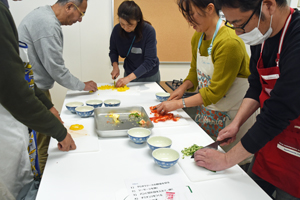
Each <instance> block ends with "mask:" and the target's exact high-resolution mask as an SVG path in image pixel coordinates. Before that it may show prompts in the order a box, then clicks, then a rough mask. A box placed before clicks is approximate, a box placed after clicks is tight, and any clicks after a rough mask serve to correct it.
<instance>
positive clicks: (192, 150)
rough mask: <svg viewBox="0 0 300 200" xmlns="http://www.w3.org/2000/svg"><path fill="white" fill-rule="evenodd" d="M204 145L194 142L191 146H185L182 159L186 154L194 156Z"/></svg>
mask: <svg viewBox="0 0 300 200" xmlns="http://www.w3.org/2000/svg"><path fill="white" fill-rule="evenodd" d="M202 148H203V146H198V145H196V144H194V145H193V146H191V147H188V148H184V149H183V150H182V151H181V153H182V154H183V157H182V159H184V158H185V157H186V156H192V155H193V154H194V153H195V152H196V151H198V150H199V149H202Z"/></svg>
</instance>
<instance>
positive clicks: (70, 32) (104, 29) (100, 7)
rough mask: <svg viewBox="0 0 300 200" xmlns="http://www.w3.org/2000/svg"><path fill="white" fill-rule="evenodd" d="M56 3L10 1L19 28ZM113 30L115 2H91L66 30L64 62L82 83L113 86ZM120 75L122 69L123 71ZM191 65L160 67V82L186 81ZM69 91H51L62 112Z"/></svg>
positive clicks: (24, 0) (102, 0)
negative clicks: (110, 54)
mask: <svg viewBox="0 0 300 200" xmlns="http://www.w3.org/2000/svg"><path fill="white" fill-rule="evenodd" d="M55 2H56V0H22V1H12V0H9V4H10V11H11V13H12V15H13V17H14V20H15V23H16V26H17V27H18V25H19V24H20V22H21V21H22V19H23V18H24V17H25V16H26V15H27V14H28V13H29V12H30V11H32V10H33V9H35V8H37V7H39V6H43V5H53V4H54V3H55ZM111 30H112V0H88V8H87V12H86V15H85V16H84V18H83V21H82V22H81V23H78V22H77V23H76V24H74V25H72V26H68V27H67V26H63V33H64V59H65V64H66V66H67V68H69V70H70V71H71V73H72V74H74V75H75V76H76V77H78V78H79V79H80V80H82V81H89V80H93V81H95V82H97V83H110V82H112V80H111V77H110V72H111V69H112V68H111V67H110V60H109V57H108V52H109V38H110V33H111ZM120 69H121V74H123V68H122V67H120ZM188 70H189V64H188V63H187V64H161V66H160V73H161V80H162V81H164V80H173V79H180V78H185V77H186V75H187V73H188ZM66 91H67V89H66V88H64V87H62V86H60V85H58V84H55V86H54V88H53V89H51V91H50V92H51V95H52V100H53V103H54V105H55V107H56V108H57V110H58V111H60V110H61V107H62V104H63V100H64V98H65V93H66Z"/></svg>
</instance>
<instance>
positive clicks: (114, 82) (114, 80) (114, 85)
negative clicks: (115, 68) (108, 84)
mask: <svg viewBox="0 0 300 200" xmlns="http://www.w3.org/2000/svg"><path fill="white" fill-rule="evenodd" d="M114 87H116V77H114Z"/></svg>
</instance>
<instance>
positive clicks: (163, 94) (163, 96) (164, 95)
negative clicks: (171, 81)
mask: <svg viewBox="0 0 300 200" xmlns="http://www.w3.org/2000/svg"><path fill="white" fill-rule="evenodd" d="M155 96H156V98H157V99H158V101H160V102H163V101H167V100H168V98H169V97H170V93H167V92H158V93H156V94H155Z"/></svg>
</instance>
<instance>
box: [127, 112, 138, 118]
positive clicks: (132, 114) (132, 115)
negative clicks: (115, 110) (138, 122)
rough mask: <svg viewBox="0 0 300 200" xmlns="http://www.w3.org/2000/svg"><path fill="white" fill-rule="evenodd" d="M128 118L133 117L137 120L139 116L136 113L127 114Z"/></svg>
mask: <svg viewBox="0 0 300 200" xmlns="http://www.w3.org/2000/svg"><path fill="white" fill-rule="evenodd" d="M130 117H133V118H139V117H141V115H140V113H138V112H136V113H130V114H129V118H130Z"/></svg>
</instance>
